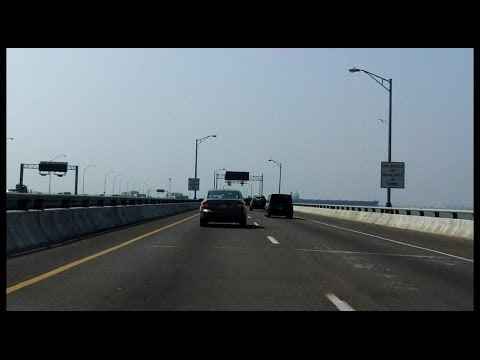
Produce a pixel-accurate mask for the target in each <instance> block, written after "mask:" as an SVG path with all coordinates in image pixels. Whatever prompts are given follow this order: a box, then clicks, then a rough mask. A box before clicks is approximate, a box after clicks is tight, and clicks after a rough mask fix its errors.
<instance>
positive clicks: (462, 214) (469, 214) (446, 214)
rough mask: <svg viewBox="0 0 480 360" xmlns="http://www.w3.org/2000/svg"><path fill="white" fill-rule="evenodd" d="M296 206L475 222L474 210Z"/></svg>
mask: <svg viewBox="0 0 480 360" xmlns="http://www.w3.org/2000/svg"><path fill="white" fill-rule="evenodd" d="M293 205H294V206H302V207H313V208H323V209H332V210H350V211H365V212H372V213H375V212H376V213H382V214H397V215H412V216H428V217H440V218H451V219H464V220H473V218H474V212H473V210H455V209H419V208H398V207H395V208H394V207H382V206H352V205H332V204H305V203H294V204H293Z"/></svg>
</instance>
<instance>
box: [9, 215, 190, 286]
mask: <svg viewBox="0 0 480 360" xmlns="http://www.w3.org/2000/svg"><path fill="white" fill-rule="evenodd" d="M195 216H198V214H195V215H193V216H190V217H188V218H186V219H183V220H180V221H177V222H176V223H173V224H170V225H167V226H164V227H163V228H160V229H157V230H154V231H152V232H149V233H147V234H143V235H140V236H138V237H136V238H134V239H131V240H128V241H126V242H124V243H122V244H120V245H116V246H114V247H111V248H110V249H106V250H103V251H100V252H98V253H96V254H93V255H90V256H87V257H84V258H83V259H80V260H77V261H74V262H72V263H70V264H67V265H64V266H61V267H59V268H57V269H55V270H52V271H49V272H47V273H45V274H42V275H39V276H37V277H34V278H32V279H30V280H27V281H24V282H21V283H19V284H17V285H14V286H10V287H9V288H7V294H10V293H11V292H14V291H17V290H20V289H22V288H24V287H26V286H30V285H32V284H35V283H37V282H39V281H42V280H44V279H46V278H49V277H51V276H53V275H56V274H59V273H61V272H64V271H67V270H68V269H71V268H73V267H75V266H78V265H80V264H83V263H84V262H87V261H90V260H92V259H95V258H97V257H100V256H102V255H105V254H108V253H109V252H112V251H115V250H118V249H120V248H122V247H124V246H127V245H130V244H132V243H134V242H136V241H138V240H141V239H143V238H146V237H147V236H150V235H153V234H156V233H158V232H160V231H162V230H165V229H168V228H169V227H172V226H175V225H178V224H180V223H182V222H184V221H187V220H190V219H191V218H194V217H195Z"/></svg>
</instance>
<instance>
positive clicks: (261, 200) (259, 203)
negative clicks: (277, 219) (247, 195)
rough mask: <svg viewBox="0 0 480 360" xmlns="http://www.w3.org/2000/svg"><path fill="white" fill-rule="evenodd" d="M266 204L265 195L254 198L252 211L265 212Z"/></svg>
mask: <svg viewBox="0 0 480 360" xmlns="http://www.w3.org/2000/svg"><path fill="white" fill-rule="evenodd" d="M266 202H267V199H265V196H263V195H257V196H254V197H253V198H252V201H251V202H250V210H253V209H262V210H265V203H266Z"/></svg>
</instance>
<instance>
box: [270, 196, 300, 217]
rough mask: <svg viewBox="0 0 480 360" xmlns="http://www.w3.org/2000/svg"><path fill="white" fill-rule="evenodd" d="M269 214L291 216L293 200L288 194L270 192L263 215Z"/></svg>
mask: <svg viewBox="0 0 480 360" xmlns="http://www.w3.org/2000/svg"><path fill="white" fill-rule="evenodd" d="M270 215H280V216H286V217H287V219H291V218H292V217H293V201H292V195H290V194H270V195H268V199H267V204H266V205H265V216H268V217H270Z"/></svg>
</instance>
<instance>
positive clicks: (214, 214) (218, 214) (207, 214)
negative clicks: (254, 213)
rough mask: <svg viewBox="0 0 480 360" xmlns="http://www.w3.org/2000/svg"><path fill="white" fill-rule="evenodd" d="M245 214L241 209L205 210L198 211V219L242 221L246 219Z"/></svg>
mask: <svg viewBox="0 0 480 360" xmlns="http://www.w3.org/2000/svg"><path fill="white" fill-rule="evenodd" d="M246 216H247V215H246V214H245V211H244V210H243V209H239V211H218V210H217V211H211V210H210V211H205V210H202V211H201V212H200V219H201V220H202V221H216V222H238V223H239V222H242V221H244V220H245V219H246Z"/></svg>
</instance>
